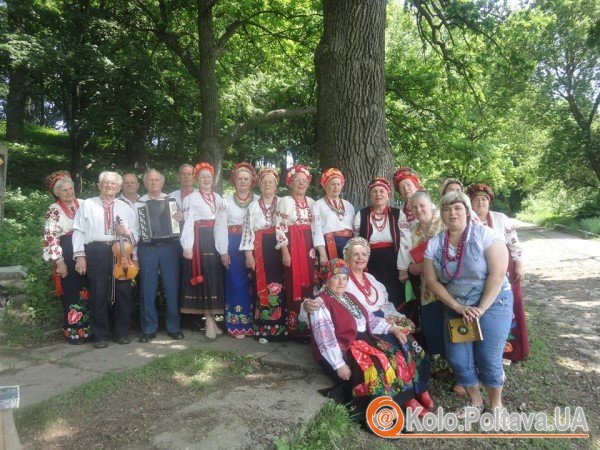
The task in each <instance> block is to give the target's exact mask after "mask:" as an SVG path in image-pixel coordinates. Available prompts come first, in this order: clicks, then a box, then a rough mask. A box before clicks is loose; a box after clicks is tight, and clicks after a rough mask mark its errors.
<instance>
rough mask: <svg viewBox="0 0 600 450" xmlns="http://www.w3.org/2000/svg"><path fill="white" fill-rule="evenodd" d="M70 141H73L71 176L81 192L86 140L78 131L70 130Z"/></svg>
mask: <svg viewBox="0 0 600 450" xmlns="http://www.w3.org/2000/svg"><path fill="white" fill-rule="evenodd" d="M69 141H70V143H71V177H72V178H73V183H74V185H75V192H77V193H81V190H82V189H81V188H82V174H83V148H84V147H85V140H84V139H83V138H82V137H81V136H80V135H79V134H78V133H77V132H71V131H69Z"/></svg>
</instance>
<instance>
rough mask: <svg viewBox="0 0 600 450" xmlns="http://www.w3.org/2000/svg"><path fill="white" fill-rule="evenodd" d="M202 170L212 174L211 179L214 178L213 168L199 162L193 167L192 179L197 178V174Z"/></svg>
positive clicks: (210, 165)
mask: <svg viewBox="0 0 600 450" xmlns="http://www.w3.org/2000/svg"><path fill="white" fill-rule="evenodd" d="M202 170H208V171H209V172H210V173H211V174H212V176H213V177H214V176H215V168H214V167H213V165H212V164H209V163H207V162H199V163H198V164H196V166H195V167H194V179H196V178H197V177H198V174H199V173H200V171H202Z"/></svg>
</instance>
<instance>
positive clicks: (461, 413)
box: [454, 403, 485, 420]
mask: <svg viewBox="0 0 600 450" xmlns="http://www.w3.org/2000/svg"><path fill="white" fill-rule="evenodd" d="M471 411H473V412H475V414H476V418H477V419H479V417H480V416H481V414H482V413H483V411H485V404H484V403H482V404H481V405H479V406H475V405H473V404H471V403H467V404H466V405H465V406H462V407H460V408H458V409H457V410H456V411H454V413H455V414H456V418H457V419H459V420H463V419H464V418H465V417H466V415H467V413H471Z"/></svg>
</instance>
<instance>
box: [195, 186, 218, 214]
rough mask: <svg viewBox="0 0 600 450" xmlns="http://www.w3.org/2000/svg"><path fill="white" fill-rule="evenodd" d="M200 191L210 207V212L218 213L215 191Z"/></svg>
mask: <svg viewBox="0 0 600 450" xmlns="http://www.w3.org/2000/svg"><path fill="white" fill-rule="evenodd" d="M199 192H200V195H201V196H202V198H203V199H204V202H205V203H206V204H207V205H208V207H209V208H210V212H211V213H213V214H214V213H216V212H217V202H216V199H215V193H214V192H209V193H208V194H205V193H204V192H203V191H199Z"/></svg>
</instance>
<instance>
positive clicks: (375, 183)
mask: <svg viewBox="0 0 600 450" xmlns="http://www.w3.org/2000/svg"><path fill="white" fill-rule="evenodd" d="M374 187H382V188H384V189H385V190H386V191H387V193H388V195H391V194H392V186H391V185H390V182H389V181H388V180H387V179H386V178H383V177H377V178H374V179H373V180H371V182H370V183H369V191H370V190H371V189H373V188H374Z"/></svg>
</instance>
